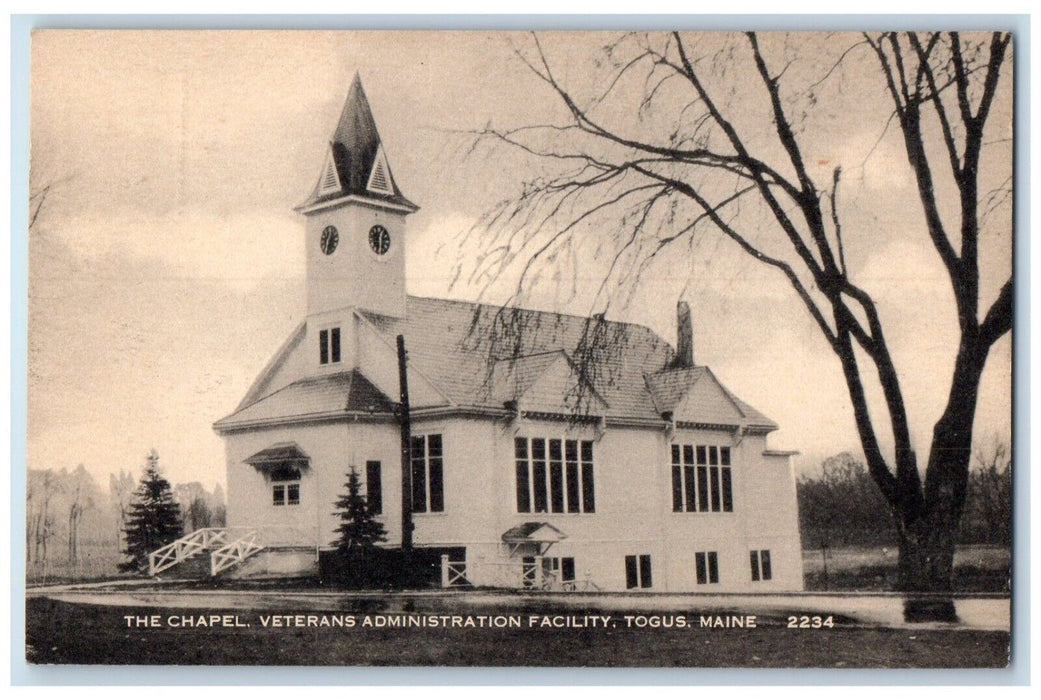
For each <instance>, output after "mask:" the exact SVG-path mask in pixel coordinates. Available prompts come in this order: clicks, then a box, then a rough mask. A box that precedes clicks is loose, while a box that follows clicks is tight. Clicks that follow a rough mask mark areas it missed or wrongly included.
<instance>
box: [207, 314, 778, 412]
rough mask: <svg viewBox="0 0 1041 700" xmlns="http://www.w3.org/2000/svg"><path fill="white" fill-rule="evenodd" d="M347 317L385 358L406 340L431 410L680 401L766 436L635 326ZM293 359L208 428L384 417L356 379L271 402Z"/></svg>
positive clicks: (593, 408)
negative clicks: (375, 341)
mask: <svg viewBox="0 0 1041 700" xmlns="http://www.w3.org/2000/svg"><path fill="white" fill-rule="evenodd" d="M356 313H357V314H358V316H359V317H361V318H362V319H364V322H366V323H367V326H369V327H371V329H372V332H374V333H377V334H379V335H380V336H382V337H383V338H384V339H386V340H387V343H386V347H387V352H388V353H391V354H393V353H394V338H395V337H396V336H397V335H399V334H402V335H404V336H405V345H406V349H407V351H408V357H409V367H410V370H414V371H416V372H417V373H418V374H419V375H421V376H422V377H423V379H424V381H428V382H429V383H430V385H431V386H432V387H434V388H435V389H436V391H437V393H438V395H441V396H444V397H445V399H446V403H444V404H440V405H438V406H433V405H431V406H428V407H426V408H427V410H430V411H442V412H443V411H468V410H478V411H487V410H495V411H500V412H501V411H502V410H503V408H504V405H503V404H504V402H505V401H510V400H519V403H520V404H521V405H520V408H521V410H522V411H528V412H536V413H554V414H556V413H561V412H562V411H567V410H569V409H567V408H566V407H565V404H566V406H570V407H572V409H573V407H574V406H576V405H577V406H578V407H579V410H578V411H577V414H578V415H583V412H584V413H585V414H586V415H589V416H591V417H596V418H600V417H604V418H608V419H614V420H619V421H636V422H639V423H645V424H656V423H657V424H660V422H661V421H662V414H663V413H665V412H666V411H672V410H675V409H676V407H677V406H679V405H680V404H681V403H683V405H684V407H685V408H684V415H683V416H682V417H680V416H677V420H681V421H682V422H688V423H701V424H705V425H726V426H733V427H745V428H748V427H753V428H756V429H759V430H773V429H776V427H777V426H776V424H775V423H774V422H773V421H771V420H770V419H769V418H767V417H766V416H764V415H763V414H761V413H759V412H758V411H756V410H755V409H754V408H752V407H751V406H749V405H748V404H747V403H745V402H743V401H741V400H740V399H738V398H737V397H735V396H734V395H733V394H731V393H730V392H729V391H727V389H726V388H725V387H723V386H722V385H721V384H719V382H718V380H717V379H716V378H715V376H714V375H712V373H711V371H710V370H709V369H708V368H707V367H684V368H669V367H670V362H671V361H672V359H673V357H674V355H675V353H674V351H673V349H672V347H670V346H669V344H668V343H666V342H665V341H664V340H663V339H662V338H661V337H660V336H658V335H657V334H656V333H654V332H653V331H651V330H650V329H648V328H645V327H643V326H640V325H637V324H632V323H620V322H617V321H610V320H606V319H604V318H603V317H592V318H586V317H582V316H572V315H567V314H559V313H552V312H545V311H535V310H531V309H519V308H514V307H498V306H489V305H482V304H474V303H471V302H463V301H451V300H447V299H429V298H424V297H414V296H409V297H407V299H406V304H405V317H404V318H396V317H391V316H382V315H379V314H374V313H372V312H368V311H362V310H357V311H356ZM304 351H305V349H304V348H303V347H302V346H301V344H300V343H299V342H290V343H287V344H286V345H285V346H284V348H283V352H282V355H281V356H280V357H276V358H274V359H273V360H272V361H271V363H269V365H268V368H267V369H265V373H264V375H262V376H261V377H260V378H258V380H257V381H256V382H255V383H254V389H253V390H252V391H253V392H254V393H253V395H251V396H249V397H248V399H247V401H244V402H243V403H244V404H245V405H243V406H241V407H240V408H239V409H238V410H237V411H236V412H235V413H234V414H232V415H231V416H228V417H226V418H223V419H221V420H220V421H218V422H217V424H216V425H215V426H214V427H215V428H216V429H217V430H218V431H221V430H225V429H235V428H241V427H245V426H247V425H255V424H261V425H263V424H276V423H277V422H278V420H279V419H280V418H283V419H285V421H287V422H291V421H293V420H307V419H309V418H311V417H314V418H320V419H321V418H326V419H327V418H332V417H335V416H342V415H343V414H344V411H345V409H346V410H357V411H359V412H362V413H385V414H389V413H390V412H391V411H392V410H393V406H394V404H393V402H392V401H391V400H390V399H389V398H387V396H386V395H385V393H381V392H380V390H379V389H378V388H376V386H374V385H373V384H372V382H371V381H369V380H368V379H366V378H365V377H364V376H363V375H362V373H361V372H359V371H358V370H354V371H352V372H346V373H341V374H335V375H325V376H319V377H311V378H306V379H300V380H297V381H293V382H292V383H291V384H289V385H288V386H286V387H285V388H283V389H281V390H278V391H273V393H272V390H273V389H275V388H276V387H277V382H276V381H275V380H274V379H272V377H274V376H275V374H276V373H277V372H279V371H281V370H279V368H280V367H284V366H285V365H286V364H287V361H288V358H289V357H290V356H291V355H292V356H295V355H293V354H294V353H298V352H304ZM706 380H707V381H706ZM699 384H701V385H702V386H701V387H700V388H699V389H697V390H695V388H696V387H698V386H699ZM575 388H577V389H578V391H579V392H580V393H581V392H585V396H584V399H580V400H578V401H577V402H569V401H568V399H569V398H570V397H569V396H568V395H567V394H568V393H569V392H572V391H573V390H574V389H575ZM386 391H387V390H386V387H385V388H384V392H386ZM525 396H527V397H528V398H527V399H525ZM423 408H424V407H419V409H423ZM575 413H576V411H574V410H570V412H569V413H568V415H569V416H572V415H575Z"/></svg>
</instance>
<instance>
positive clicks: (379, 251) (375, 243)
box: [369, 224, 390, 255]
mask: <svg viewBox="0 0 1041 700" xmlns="http://www.w3.org/2000/svg"><path fill="white" fill-rule="evenodd" d="M369 247H370V248H372V252H374V253H375V254H376V255H386V254H387V251H388V250H390V232H389V231H387V229H385V228H384V227H382V226H380V225H378V224H377V225H376V226H373V227H372V228H371V229H369Z"/></svg>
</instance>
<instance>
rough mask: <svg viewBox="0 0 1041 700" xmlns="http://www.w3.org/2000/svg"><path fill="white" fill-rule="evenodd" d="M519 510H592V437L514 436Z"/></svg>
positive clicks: (528, 511)
mask: <svg viewBox="0 0 1041 700" xmlns="http://www.w3.org/2000/svg"><path fill="white" fill-rule="evenodd" d="M513 454H514V470H515V475H516V479H515V481H516V487H517V512H518V513H593V512H595V510H596V488H595V486H594V483H593V482H594V473H593V442H592V441H591V440H558V439H546V438H525V437H518V438H514V441H513Z"/></svg>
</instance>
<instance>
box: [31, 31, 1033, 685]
mask: <svg viewBox="0 0 1041 700" xmlns="http://www.w3.org/2000/svg"><path fill="white" fill-rule="evenodd" d="M937 27H942V28H944V29H965V30H969V29H1002V30H1007V31H1011V32H1013V34H1014V50H1015V61H1016V64H1015V71H1016V76H1015V89H1016V113H1015V119H1016V123H1015V137H1016V156H1015V157H1016V162H1015V178H1016V185H1015V187H1016V197H1015V217H1016V236H1015V277H1016V297H1015V325H1014V327H1015V330H1016V332H1015V334H1014V335H1013V338H1012V340H1013V361H1014V368H1013V369H1014V374H1013V379H1014V386H1013V408H1014V417H1013V436H1014V441H1015V454H1017V455H1022V457H1020V458H1019V459H1018V460H1017V462H1016V467H1017V468H1016V469H1015V471H1014V472H1013V476H1014V489H1015V490H1014V496H1015V500H1014V511H1013V512H1014V516H1015V523H1014V526H1015V533H1016V535H1015V542H1014V545H1013V559H1012V561H1013V577H1012V579H1013V580H1012V590H1014V591H1015V592H1016V593H1015V597H1014V598H1013V601H1012V613H1013V615H1012V629H1013V656H1012V665H1011V666H1010V667H1009V668H1007V669H1001V670H994V669H989V670H882V671H872V670H840V669H822V670H813V671H807V670H804V669H791V670H787V669H779V670H773V669H523V668H515V669H496V668H487V669H473V668H467V669H449V668H411V669H402V668H329V667H297V668H282V667H277V668H276V667H249V668H244V667H197V666H191V667H170V666H120V667H110V666H98V667H90V666H29V665H27V664H26V663H25V584H24V582H25V540H24V538H23V537H22V534H23V532H24V527H25V498H24V494H25V477H26V413H27V398H26V377H27V364H26V358H27V355H26V339H27V313H28V309H27V301H26V291H27V288H28V287H27V273H28V259H29V258H28V240H27V237H26V231H27V230H28V201H29V183H28V175H29V37H30V32H31V31H32V30H33V29H37V28H69V29H71V28H89V29H504V30H506V29H514V30H516V29H714V30H746V29H759V30H768V29H788V30H800V29H816V30H850V29H881V28H899V29H923V30H925V29H935V28H937ZM1030 48H1031V47H1030V24H1029V17H1028V16H1026V15H1000V16H995V15H897V16H886V15H881V16H879V15H757V16H740V15H717V16H695V15H612V16H585V15H558V16H545V15H531V16H526V15H498V16H495V15H492V16H474V15H429V16H428V15H410V16H389V15H387V16H380V15H373V16H350V15H309V16H301V15H263V16H260V15H256V16H252V15H246V16H242V15H207V16H202V15H184V16H178V15H150V16H146V15H67V16H48V15H15V16H12V18H11V533H12V537H11V567H12V584H11V682H12V683H13V684H15V685H44V684H45V685H330V684H352V685H354V684H357V685H412V684H416V685H420V684H421V685H460V684H466V685H579V684H581V685H677V684H680V685H687V684H689V685H808V684H809V685H834V684H851V685H852V684H855V685H866V684H871V685H876V684H877V685H955V684H959V685H992V684H1016V685H1020V684H1027V683H1028V682H1029V679H1030V669H1029V658H1030V634H1029V632H1030V572H1029V553H1030V513H1029V492H1030V483H1029V481H1030V470H1029V455H1030V435H1029V418H1030V405H1029V380H1030V355H1029V350H1030V324H1029V319H1030V314H1029V311H1030V297H1029V291H1030V275H1029V255H1030V241H1029V222H1030V201H1029V192H1030V169H1029V155H1028V154H1029V153H1030V120H1029V116H1030V115H1029V101H1030V99H1029V98H1030V93H1029V80H1028V79H1029V67H1030Z"/></svg>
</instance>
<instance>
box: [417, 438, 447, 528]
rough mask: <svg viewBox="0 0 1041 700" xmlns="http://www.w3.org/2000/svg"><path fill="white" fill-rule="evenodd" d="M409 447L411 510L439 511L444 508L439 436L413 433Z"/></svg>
mask: <svg viewBox="0 0 1041 700" xmlns="http://www.w3.org/2000/svg"><path fill="white" fill-rule="evenodd" d="M411 448H412V449H411V453H412V512H413V513H440V512H442V511H444V509H445V486H444V454H443V448H442V443H441V436H440V435H414V436H413V437H412V444H411Z"/></svg>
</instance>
